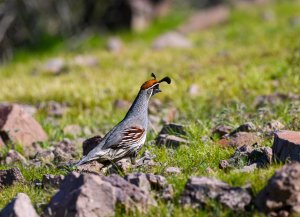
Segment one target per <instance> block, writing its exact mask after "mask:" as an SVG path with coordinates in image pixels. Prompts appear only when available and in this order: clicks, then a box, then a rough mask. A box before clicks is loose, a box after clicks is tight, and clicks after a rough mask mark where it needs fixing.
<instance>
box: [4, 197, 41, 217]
mask: <svg viewBox="0 0 300 217" xmlns="http://www.w3.org/2000/svg"><path fill="white" fill-rule="evenodd" d="M8 216H9V217H38V214H37V213H36V211H35V209H34V207H33V206H32V204H31V201H30V199H29V197H28V196H27V195H26V194H24V193H18V194H17V196H16V197H15V198H14V199H13V200H12V201H11V202H9V203H8V204H7V205H6V206H5V207H4V208H3V210H2V211H1V212H0V217H8Z"/></svg>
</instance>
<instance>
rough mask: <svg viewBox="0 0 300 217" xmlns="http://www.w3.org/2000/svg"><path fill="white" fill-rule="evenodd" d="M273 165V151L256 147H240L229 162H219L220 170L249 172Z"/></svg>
mask: <svg viewBox="0 0 300 217" xmlns="http://www.w3.org/2000/svg"><path fill="white" fill-rule="evenodd" d="M271 163H272V149H271V148H269V147H258V146H256V145H251V146H250V145H243V146H240V147H238V148H237V149H236V150H235V152H234V154H233V155H231V156H230V157H229V158H228V159H227V160H220V161H219V168H220V169H232V168H237V169H240V170H239V171H247V170H249V169H250V168H251V169H252V168H254V167H255V168H261V167H265V166H267V165H269V164H271Z"/></svg>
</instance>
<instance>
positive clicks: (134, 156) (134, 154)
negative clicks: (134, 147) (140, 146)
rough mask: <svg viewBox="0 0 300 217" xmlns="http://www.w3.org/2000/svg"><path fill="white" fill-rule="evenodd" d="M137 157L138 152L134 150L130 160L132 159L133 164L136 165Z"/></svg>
mask: <svg viewBox="0 0 300 217" xmlns="http://www.w3.org/2000/svg"><path fill="white" fill-rule="evenodd" d="M136 157H137V152H136V151H135V152H133V153H132V154H131V155H130V161H131V164H133V165H135V163H136Z"/></svg>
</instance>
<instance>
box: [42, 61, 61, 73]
mask: <svg viewBox="0 0 300 217" xmlns="http://www.w3.org/2000/svg"><path fill="white" fill-rule="evenodd" d="M66 69H67V65H66V63H65V61H64V60H63V59H62V58H53V59H49V60H47V61H46V62H45V63H44V65H43V69H42V70H43V71H44V72H46V73H49V74H53V75H59V74H61V73H62V72H64V71H66Z"/></svg>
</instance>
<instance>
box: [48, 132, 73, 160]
mask: <svg viewBox="0 0 300 217" xmlns="http://www.w3.org/2000/svg"><path fill="white" fill-rule="evenodd" d="M53 153H54V156H55V158H54V159H55V160H56V161H62V162H65V161H69V160H72V159H74V158H76V157H77V153H76V150H75V147H74V144H73V143H72V142H71V141H70V140H69V139H66V138H65V139H63V140H62V141H60V142H59V143H57V144H55V145H54V150H53Z"/></svg>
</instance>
